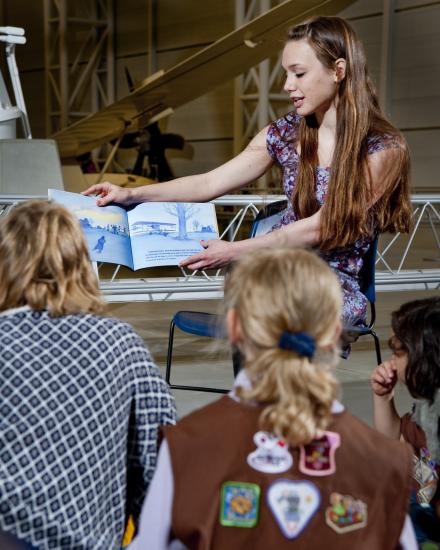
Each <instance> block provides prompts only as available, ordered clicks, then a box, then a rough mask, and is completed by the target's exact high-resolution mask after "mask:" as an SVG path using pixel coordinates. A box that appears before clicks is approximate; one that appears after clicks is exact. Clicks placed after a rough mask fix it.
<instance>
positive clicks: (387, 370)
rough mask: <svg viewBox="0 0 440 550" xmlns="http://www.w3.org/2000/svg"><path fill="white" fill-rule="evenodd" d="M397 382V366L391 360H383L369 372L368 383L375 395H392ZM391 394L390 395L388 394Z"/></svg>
mask: <svg viewBox="0 0 440 550" xmlns="http://www.w3.org/2000/svg"><path fill="white" fill-rule="evenodd" d="M396 382H397V368H396V366H395V365H394V363H393V361H384V362H383V363H382V364H381V365H379V366H378V367H377V368H376V369H374V371H373V372H372V374H371V377H370V383H371V387H372V389H373V391H374V393H375V394H376V395H380V396H384V395H388V396H390V397H392V394H393V393H394V386H395V385H396ZM390 394H391V395H390Z"/></svg>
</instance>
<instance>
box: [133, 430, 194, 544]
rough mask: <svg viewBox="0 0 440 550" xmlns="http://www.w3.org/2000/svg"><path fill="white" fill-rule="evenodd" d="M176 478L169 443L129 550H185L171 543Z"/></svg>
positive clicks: (163, 446) (161, 455) (163, 449)
mask: <svg viewBox="0 0 440 550" xmlns="http://www.w3.org/2000/svg"><path fill="white" fill-rule="evenodd" d="M173 495H174V478H173V470H172V468H171V458H170V451H169V447H168V444H167V441H166V439H164V440H163V441H162V444H161V446H160V450H159V458H158V461H157V468H156V472H155V474H154V477H153V480H152V482H151V484H150V488H149V489H148V493H147V497H146V499H145V502H144V505H143V507H142V513H141V519H140V523H139V530H138V534H137V536H136V538H135V539H134V540H133V542H132V543H131V544H130V546H129V547H128V550H145V549H147V548H148V550H167V549H172V550H178V549H182V550H183V549H184V548H185V547H184V546H183V545H182V544H179V543H178V542H177V541H173V542H171V541H170V540H169V538H170V533H171V521H172V508H173Z"/></svg>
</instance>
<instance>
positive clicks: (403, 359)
mask: <svg viewBox="0 0 440 550" xmlns="http://www.w3.org/2000/svg"><path fill="white" fill-rule="evenodd" d="M388 347H389V348H390V350H391V351H392V353H393V355H392V356H391V361H392V362H393V364H394V365H395V367H396V371H397V378H398V380H399V382H402V383H403V384H405V372H406V367H407V366H408V352H407V350H406V348H405V346H404V345H403V344H402V342H401V341H400V340H399V339H398V338H397V336H396V335H395V334H393V335H392V336H391V338H390V339H389V340H388Z"/></svg>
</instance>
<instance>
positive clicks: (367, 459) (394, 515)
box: [163, 396, 411, 550]
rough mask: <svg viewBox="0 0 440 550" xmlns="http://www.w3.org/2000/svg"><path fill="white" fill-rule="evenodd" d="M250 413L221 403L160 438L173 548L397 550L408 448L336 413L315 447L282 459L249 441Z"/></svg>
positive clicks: (280, 452)
mask: <svg viewBox="0 0 440 550" xmlns="http://www.w3.org/2000/svg"><path fill="white" fill-rule="evenodd" d="M260 412H261V408H259V407H253V406H248V405H244V404H242V403H238V402H236V401H234V400H233V399H231V398H230V397H227V396H225V397H223V398H222V399H220V400H218V401H216V402H215V403H213V404H211V405H208V406H207V407H204V408H202V409H200V410H198V411H196V412H195V413H193V414H191V415H189V416H187V417H186V418H184V419H183V420H182V421H181V422H179V423H178V425H177V426H167V427H165V428H163V433H164V435H165V437H166V440H167V442H168V445H169V449H170V455H171V465H172V470H173V475H174V501H173V510H172V532H173V536H174V537H175V538H177V539H179V540H181V541H182V542H183V543H184V544H185V545H186V546H187V547H188V548H190V549H198V550H205V549H206V550H207V549H219V550H225V549H228V550H229V549H240V550H241V549H243V550H247V549H249V550H257V549H264V550H268V549H276V550H278V549H280V548H303V549H307V550H315V549H319V548H325V550H336V549H337V550H345V549H347V550H348V549H349V550H353V549H356V550H386V549H390V550H391V549H393V550H394V549H396V548H399V537H400V534H401V531H402V528H403V524H404V519H405V515H406V512H407V506H408V499H409V493H410V487H411V450H410V448H409V446H407V445H406V444H404V443H401V442H399V441H393V440H390V439H388V438H385V437H384V436H382V435H381V434H379V433H378V432H376V431H374V430H373V429H371V428H369V427H368V426H367V425H366V424H364V423H363V422H361V421H359V420H357V419H356V418H355V417H353V416H352V415H351V414H350V413H348V412H347V411H344V412H342V413H339V414H335V415H334V417H333V418H334V419H333V421H332V423H331V425H330V426H329V427H328V430H327V431H326V432H325V434H326V435H325V436H324V438H323V439H322V441H321V440H317V441H315V442H312V444H311V445H309V446H307V447H300V448H299V449H289V448H288V447H287V446H286V444H285V442H284V441H283V440H278V439H277V438H273V436H271V435H270V434H265V433H264V432H259V428H258V417H259V414H260ZM271 438H273V439H274V441H275V445H273V443H274V441H272V440H271ZM329 442H330V443H329ZM268 445H269V446H270V445H272V447H271V448H268ZM338 445H339V446H338ZM283 447H284V448H283ZM292 459H293V460H292ZM270 472H276V473H270Z"/></svg>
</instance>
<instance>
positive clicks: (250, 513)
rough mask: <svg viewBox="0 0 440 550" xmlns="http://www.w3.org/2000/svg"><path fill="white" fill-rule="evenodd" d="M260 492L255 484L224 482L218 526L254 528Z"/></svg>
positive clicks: (256, 520)
mask: <svg viewBox="0 0 440 550" xmlns="http://www.w3.org/2000/svg"><path fill="white" fill-rule="evenodd" d="M260 492H261V490H260V487H259V486H258V485H256V484H255V483H245V482H240V481H225V483H223V485H222V488H221V495H220V524H221V525H224V526H226V527H255V525H257V522H258V513H259V509H260Z"/></svg>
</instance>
